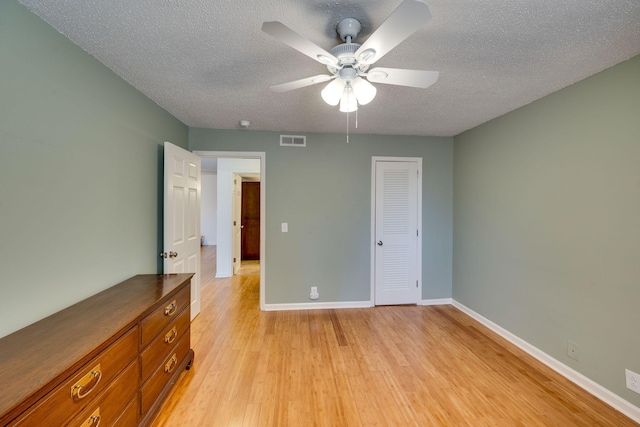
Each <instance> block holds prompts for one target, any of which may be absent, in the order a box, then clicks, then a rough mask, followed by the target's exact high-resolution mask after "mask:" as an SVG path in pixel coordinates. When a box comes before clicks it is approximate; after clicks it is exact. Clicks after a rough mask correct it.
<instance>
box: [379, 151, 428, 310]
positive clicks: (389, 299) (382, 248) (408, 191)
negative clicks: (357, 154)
mask: <svg viewBox="0 0 640 427" xmlns="http://www.w3.org/2000/svg"><path fill="white" fill-rule="evenodd" d="M374 168H375V184H374V185H375V192H374V198H375V200H374V208H375V211H374V212H375V213H374V215H375V219H374V223H375V226H374V227H375V231H374V242H373V245H374V248H375V249H374V251H373V252H374V304H375V305H391V304H417V303H418V302H420V295H421V289H422V287H421V284H420V282H421V281H420V277H419V270H420V269H419V266H418V253H419V246H418V245H419V242H420V240H419V234H420V233H419V231H420V230H419V223H418V211H419V207H418V199H419V197H418V195H419V193H418V189H419V187H420V186H419V180H420V173H419V162H418V161H416V160H413V161H375V160H374Z"/></svg>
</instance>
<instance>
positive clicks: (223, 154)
mask: <svg viewBox="0 0 640 427" xmlns="http://www.w3.org/2000/svg"><path fill="white" fill-rule="evenodd" d="M193 153H194V154H197V155H198V156H200V157H213V158H226V159H260V183H261V184H260V310H261V311H264V309H265V289H266V287H267V283H266V280H265V277H266V275H265V271H266V264H267V263H266V259H267V251H266V247H267V245H266V241H267V239H266V234H267V233H266V222H267V221H266V212H267V210H266V200H267V198H266V194H267V190H266V189H267V181H266V179H267V178H266V153H265V152H264V151H200V150H196V151H194V152H193Z"/></svg>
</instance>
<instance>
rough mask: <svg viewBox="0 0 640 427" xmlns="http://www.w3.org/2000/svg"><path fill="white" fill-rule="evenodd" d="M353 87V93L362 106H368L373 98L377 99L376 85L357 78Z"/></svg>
mask: <svg viewBox="0 0 640 427" xmlns="http://www.w3.org/2000/svg"><path fill="white" fill-rule="evenodd" d="M351 86H352V87H353V92H354V93H355V95H356V98H357V100H358V103H359V104H360V105H367V104H368V103H370V102H371V101H372V100H373V98H375V97H376V93H377V92H378V90H377V89H376V87H375V86H374V85H372V84H371V83H369V82H368V81H366V80H365V79H363V78H362V77H356V78H355V79H354V80H353V82H351Z"/></svg>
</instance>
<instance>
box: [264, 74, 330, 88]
mask: <svg viewBox="0 0 640 427" xmlns="http://www.w3.org/2000/svg"><path fill="white" fill-rule="evenodd" d="M333 78H335V76H330V75H328V74H318V75H317V76H313V77H307V78H305V79H300V80H296V81H293V82H288V83H282V84H279V85H275V86H271V87H270V88H269V89H271V91H272V92H288V91H290V90H294V89H300V88H303V87H307V86H311V85H315V84H317V83H322V82H328V81H329V80H331V79H333Z"/></svg>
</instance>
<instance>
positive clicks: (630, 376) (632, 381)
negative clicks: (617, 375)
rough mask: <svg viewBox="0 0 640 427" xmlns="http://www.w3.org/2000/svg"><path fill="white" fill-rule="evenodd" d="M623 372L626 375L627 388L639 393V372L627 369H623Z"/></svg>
mask: <svg viewBox="0 0 640 427" xmlns="http://www.w3.org/2000/svg"><path fill="white" fill-rule="evenodd" d="M624 373H625V374H626V376H627V388H628V389H629V390H631V391H635V392H636V393H639V394H640V374H636V373H635V372H631V371H630V370H628V369H625V370H624Z"/></svg>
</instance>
